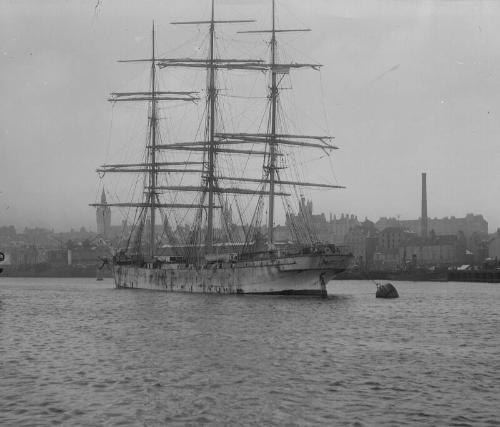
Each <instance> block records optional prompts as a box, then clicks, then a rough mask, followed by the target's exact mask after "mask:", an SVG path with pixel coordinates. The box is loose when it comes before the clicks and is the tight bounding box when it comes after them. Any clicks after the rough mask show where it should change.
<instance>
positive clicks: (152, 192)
mask: <svg viewBox="0 0 500 427" xmlns="http://www.w3.org/2000/svg"><path fill="white" fill-rule="evenodd" d="M150 129H151V147H150V149H149V150H150V151H149V153H150V158H151V168H150V173H149V195H148V197H149V209H150V220H151V230H150V234H149V256H150V257H151V258H153V256H154V254H155V222H156V221H155V210H156V207H155V203H156V173H157V172H156V130H157V117H156V64H155V23H154V21H153V31H152V55H151V118H150Z"/></svg>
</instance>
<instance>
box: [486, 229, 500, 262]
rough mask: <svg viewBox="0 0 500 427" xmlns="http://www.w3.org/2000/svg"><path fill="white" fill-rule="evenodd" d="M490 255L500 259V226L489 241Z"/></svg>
mask: <svg viewBox="0 0 500 427" xmlns="http://www.w3.org/2000/svg"><path fill="white" fill-rule="evenodd" d="M488 257H489V258H494V259H497V260H500V228H499V229H498V230H497V231H496V233H495V234H494V235H493V236H491V238H490V239H489V241H488Z"/></svg>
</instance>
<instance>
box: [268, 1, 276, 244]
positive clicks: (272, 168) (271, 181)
mask: <svg viewBox="0 0 500 427" xmlns="http://www.w3.org/2000/svg"><path fill="white" fill-rule="evenodd" d="M272 16H273V26H272V30H271V93H270V98H271V135H270V139H269V149H270V158H269V166H268V168H269V212H268V214H269V217H268V220H267V224H268V225H267V227H268V236H267V240H268V244H269V245H272V244H273V241H274V178H275V169H276V108H277V106H278V86H277V84H276V70H275V64H276V28H275V22H274V21H275V15H274V0H273V12H272Z"/></svg>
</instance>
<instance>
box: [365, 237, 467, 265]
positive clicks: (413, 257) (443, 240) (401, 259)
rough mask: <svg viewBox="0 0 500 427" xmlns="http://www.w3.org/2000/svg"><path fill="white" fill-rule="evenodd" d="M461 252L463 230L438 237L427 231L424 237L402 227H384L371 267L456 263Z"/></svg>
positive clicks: (463, 247)
mask: <svg viewBox="0 0 500 427" xmlns="http://www.w3.org/2000/svg"><path fill="white" fill-rule="evenodd" d="M465 251H466V247H465V238H464V234H463V233H458V234H457V235H442V236H438V235H437V234H436V233H434V231H432V230H431V231H430V232H429V234H428V237H427V238H425V237H421V236H419V235H417V233H415V232H412V231H408V230H405V229H404V228H403V227H388V228H386V229H384V230H382V232H381V233H380V235H379V240H378V245H377V248H376V252H375V255H374V260H373V267H374V269H376V270H411V269H412V268H417V267H435V266H450V265H456V264H458V263H461V262H462V260H463V259H464V256H465Z"/></svg>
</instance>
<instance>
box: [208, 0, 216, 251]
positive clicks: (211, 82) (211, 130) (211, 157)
mask: <svg viewBox="0 0 500 427" xmlns="http://www.w3.org/2000/svg"><path fill="white" fill-rule="evenodd" d="M214 39H215V22H214V0H212V16H211V19H210V53H209V55H210V58H209V65H210V66H209V68H208V91H207V96H208V99H207V102H208V110H207V126H208V176H207V184H208V214H207V236H206V249H207V252H209V251H210V250H211V249H212V246H213V238H214V209H213V205H214V180H215V174H214V169H215V167H214V166H215V165H214V162H215V150H214V148H215V147H214V143H215V139H214V137H215V100H216V96H217V91H216V87H215V67H214Z"/></svg>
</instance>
